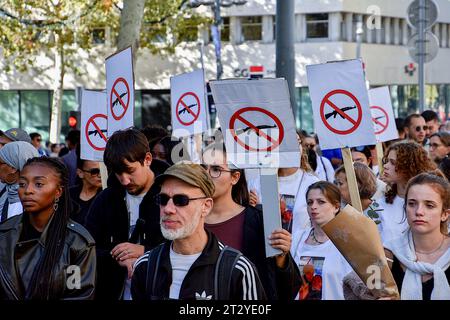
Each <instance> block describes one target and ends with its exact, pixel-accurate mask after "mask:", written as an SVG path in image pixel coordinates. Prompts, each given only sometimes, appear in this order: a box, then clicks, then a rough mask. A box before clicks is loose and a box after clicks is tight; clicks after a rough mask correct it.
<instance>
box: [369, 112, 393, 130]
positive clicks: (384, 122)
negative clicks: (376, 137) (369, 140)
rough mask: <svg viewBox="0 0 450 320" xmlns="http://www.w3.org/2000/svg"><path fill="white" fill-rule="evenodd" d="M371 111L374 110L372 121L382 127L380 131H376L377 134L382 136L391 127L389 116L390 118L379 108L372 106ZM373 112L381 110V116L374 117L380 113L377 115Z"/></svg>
mask: <svg viewBox="0 0 450 320" xmlns="http://www.w3.org/2000/svg"><path fill="white" fill-rule="evenodd" d="M370 109H371V110H372V121H373V122H374V123H375V124H377V125H379V127H380V129H379V130H377V131H375V134H382V133H383V132H385V131H386V129H387V128H388V126H389V116H388V114H387V112H386V111H385V110H384V109H383V108H381V107H379V106H372V107H370ZM373 110H380V111H381V115H379V116H374V115H375V114H379V112H376V113H375V111H373ZM382 119H384V120H382Z"/></svg>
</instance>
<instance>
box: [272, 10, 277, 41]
mask: <svg viewBox="0 0 450 320" xmlns="http://www.w3.org/2000/svg"><path fill="white" fill-rule="evenodd" d="M272 21H273V40H274V41H275V40H277V16H272Z"/></svg>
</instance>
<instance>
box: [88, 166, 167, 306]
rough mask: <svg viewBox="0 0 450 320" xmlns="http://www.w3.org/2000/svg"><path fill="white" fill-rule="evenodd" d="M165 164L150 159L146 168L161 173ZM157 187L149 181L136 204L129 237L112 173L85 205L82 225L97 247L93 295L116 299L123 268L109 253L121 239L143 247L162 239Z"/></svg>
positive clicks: (119, 191) (125, 213)
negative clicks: (83, 223)
mask: <svg viewBox="0 0 450 320" xmlns="http://www.w3.org/2000/svg"><path fill="white" fill-rule="evenodd" d="M167 168H168V164H166V163H165V162H162V161H158V160H153V161H152V164H151V166H150V169H151V170H152V171H153V173H154V174H155V177H156V176H158V175H159V174H161V173H163V172H164V171H165V170H166V169H167ZM159 190H160V187H159V186H156V185H153V186H152V187H151V188H150V190H149V191H148V192H147V194H146V195H145V197H144V198H143V200H142V203H141V205H140V207H139V219H138V221H137V223H136V227H135V232H134V233H133V234H132V235H131V238H130V237H129V234H128V232H129V228H130V222H129V215H128V210H127V206H126V202H125V193H126V190H125V188H124V187H123V186H122V185H121V184H120V183H119V181H118V180H117V179H116V177H115V175H114V174H111V175H110V176H109V179H108V188H106V189H105V190H103V191H102V192H101V193H100V194H99V195H97V197H96V198H95V200H94V202H93V203H92V205H91V208H90V209H89V213H88V215H87V217H86V225H85V227H86V229H88V231H89V232H90V234H91V235H92V237H93V238H94V239H95V243H96V249H97V285H96V292H95V299H99V300H119V299H120V298H121V296H122V293H123V289H124V281H125V279H126V276H127V270H126V268H124V267H121V266H120V265H119V264H118V263H117V261H116V260H115V259H113V258H112V256H111V250H112V249H113V248H114V247H115V246H116V245H118V244H119V243H123V242H131V243H139V244H141V245H144V246H145V251H148V250H150V249H151V248H153V247H155V246H157V245H158V244H160V243H162V242H164V241H165V239H164V238H163V236H162V234H161V229H160V226H159V206H157V205H156V204H155V202H154V196H155V195H156V194H157V193H159Z"/></svg>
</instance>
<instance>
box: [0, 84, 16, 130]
mask: <svg viewBox="0 0 450 320" xmlns="http://www.w3.org/2000/svg"><path fill="white" fill-rule="evenodd" d="M19 120H20V119H19V93H18V91H15V90H5V91H0V129H1V130H8V129H10V128H17V127H19V126H20V123H19Z"/></svg>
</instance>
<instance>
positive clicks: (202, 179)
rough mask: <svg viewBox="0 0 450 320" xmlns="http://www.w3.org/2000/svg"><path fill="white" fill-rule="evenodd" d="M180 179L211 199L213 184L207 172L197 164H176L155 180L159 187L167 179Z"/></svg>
mask: <svg viewBox="0 0 450 320" xmlns="http://www.w3.org/2000/svg"><path fill="white" fill-rule="evenodd" d="M171 177H172V178H177V179H180V180H182V181H184V182H186V183H187V184H190V185H191V186H194V187H197V188H200V189H201V190H202V191H203V193H204V194H205V195H206V196H207V197H209V198H211V197H212V196H213V194H214V190H215V188H214V182H213V181H212V180H211V177H210V176H209V174H208V172H207V171H206V170H205V169H204V168H203V167H202V166H201V165H199V164H195V163H178V164H174V165H173V166H171V167H169V168H168V169H167V170H166V171H165V172H164V173H163V174H161V175H159V176H158V177H156V179H155V183H156V184H157V185H161V184H162V183H163V182H164V180H166V179H167V178H171Z"/></svg>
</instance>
